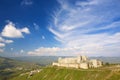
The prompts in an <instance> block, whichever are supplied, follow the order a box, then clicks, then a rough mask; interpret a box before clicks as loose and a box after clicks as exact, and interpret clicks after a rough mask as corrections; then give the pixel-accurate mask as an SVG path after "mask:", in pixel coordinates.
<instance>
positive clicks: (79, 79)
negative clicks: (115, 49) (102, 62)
mask: <svg viewBox="0 0 120 80" xmlns="http://www.w3.org/2000/svg"><path fill="white" fill-rule="evenodd" d="M11 80H120V71H113V70H111V69H107V68H106V69H102V68H101V69H88V70H82V69H70V68H69V69H66V68H56V67H47V68H44V69H43V70H42V71H41V72H40V73H36V74H34V75H33V76H31V77H30V78H28V75H23V76H18V77H15V78H13V79H11Z"/></svg>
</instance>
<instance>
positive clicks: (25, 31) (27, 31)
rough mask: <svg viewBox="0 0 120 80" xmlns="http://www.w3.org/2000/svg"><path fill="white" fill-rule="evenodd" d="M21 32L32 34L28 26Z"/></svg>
mask: <svg viewBox="0 0 120 80" xmlns="http://www.w3.org/2000/svg"><path fill="white" fill-rule="evenodd" d="M21 32H24V33H26V34H30V31H29V29H28V28H27V27H25V28H23V29H21Z"/></svg>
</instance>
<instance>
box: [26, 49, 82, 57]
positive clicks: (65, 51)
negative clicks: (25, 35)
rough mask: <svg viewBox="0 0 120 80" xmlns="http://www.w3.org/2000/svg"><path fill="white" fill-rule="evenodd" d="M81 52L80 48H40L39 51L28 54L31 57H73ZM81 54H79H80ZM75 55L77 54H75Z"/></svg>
mask: <svg viewBox="0 0 120 80" xmlns="http://www.w3.org/2000/svg"><path fill="white" fill-rule="evenodd" d="M76 50H77V51H79V50H80V48H78V47H74V48H59V47H47V48H46V47H40V48H38V49H35V50H34V51H30V52H28V54H29V55H39V56H42V55H46V56H48V55H52V56H53V55H54V56H55V55H61V56H63V55H73V52H76ZM78 54H79V53H78ZM74 55H75V54H74Z"/></svg>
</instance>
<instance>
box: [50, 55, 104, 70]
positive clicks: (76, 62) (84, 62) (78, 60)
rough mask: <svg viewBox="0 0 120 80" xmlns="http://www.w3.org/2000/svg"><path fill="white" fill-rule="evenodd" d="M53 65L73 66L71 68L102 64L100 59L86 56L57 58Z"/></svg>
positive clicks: (91, 66)
mask: <svg viewBox="0 0 120 80" xmlns="http://www.w3.org/2000/svg"><path fill="white" fill-rule="evenodd" d="M52 65H53V66H61V67H73V68H82V69H88V68H97V67H101V66H102V61H100V60H97V59H90V60H89V59H88V58H87V57H86V56H78V57H73V58H59V59H58V62H53V64H52Z"/></svg>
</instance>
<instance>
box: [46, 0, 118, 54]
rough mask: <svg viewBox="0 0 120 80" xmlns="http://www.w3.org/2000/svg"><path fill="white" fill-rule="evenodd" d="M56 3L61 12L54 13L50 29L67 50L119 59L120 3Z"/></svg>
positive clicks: (95, 0) (90, 0)
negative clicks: (76, 49) (77, 48)
mask: <svg viewBox="0 0 120 80" xmlns="http://www.w3.org/2000/svg"><path fill="white" fill-rule="evenodd" d="M57 1H58V3H59V4H60V9H59V10H57V11H54V15H53V21H52V22H53V23H51V25H50V26H49V27H48V30H49V31H50V32H52V33H53V34H54V38H55V39H56V40H57V41H59V42H61V43H62V45H64V47H65V48H73V47H79V48H80V52H81V53H82V52H84V53H85V54H94V55H96V54H97V55H110V54H112V55H114V54H116V55H119V56H120V54H119V52H120V47H119V46H120V38H119V37H120V31H119V29H120V26H119V25H120V20H119V19H118V18H119V16H120V14H119V12H118V11H119V10H120V5H119V3H120V1H119V0H115V1H114V0H84V1H81V0H73V2H71V0H70V1H69V0H57ZM111 3H112V5H111ZM111 13H112V14H111ZM108 53H109V54H108Z"/></svg>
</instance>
